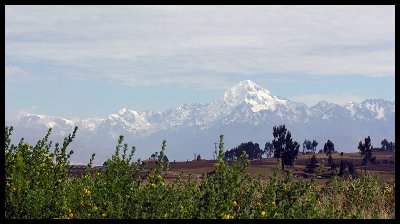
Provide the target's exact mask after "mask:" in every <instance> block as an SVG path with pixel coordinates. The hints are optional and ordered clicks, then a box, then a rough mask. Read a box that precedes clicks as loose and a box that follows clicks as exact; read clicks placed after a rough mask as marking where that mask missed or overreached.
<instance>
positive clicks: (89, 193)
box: [83, 188, 92, 196]
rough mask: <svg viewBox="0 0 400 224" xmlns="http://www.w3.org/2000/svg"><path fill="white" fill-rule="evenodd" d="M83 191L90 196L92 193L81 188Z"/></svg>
mask: <svg viewBox="0 0 400 224" xmlns="http://www.w3.org/2000/svg"><path fill="white" fill-rule="evenodd" d="M83 193H84V194H85V195H87V196H90V195H91V194H92V192H90V190H88V189H86V188H85V189H83Z"/></svg>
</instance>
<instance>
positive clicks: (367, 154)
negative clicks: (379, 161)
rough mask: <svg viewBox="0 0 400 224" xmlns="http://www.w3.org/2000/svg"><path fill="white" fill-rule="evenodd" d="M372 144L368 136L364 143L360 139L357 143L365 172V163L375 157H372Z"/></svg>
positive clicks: (373, 159)
mask: <svg viewBox="0 0 400 224" xmlns="http://www.w3.org/2000/svg"><path fill="white" fill-rule="evenodd" d="M372 148H373V147H372V145H371V138H370V137H369V136H368V137H367V138H365V139H364V143H362V141H360V142H359V144H358V149H359V150H360V153H361V155H363V156H364V158H363V164H364V168H365V172H367V163H368V161H370V162H373V161H375V158H374V157H372Z"/></svg>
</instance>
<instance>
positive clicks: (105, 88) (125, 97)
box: [5, 5, 395, 120]
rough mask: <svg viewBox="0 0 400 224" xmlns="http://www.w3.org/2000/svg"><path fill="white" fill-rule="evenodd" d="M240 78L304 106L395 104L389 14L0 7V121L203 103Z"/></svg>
mask: <svg viewBox="0 0 400 224" xmlns="http://www.w3.org/2000/svg"><path fill="white" fill-rule="evenodd" d="M246 79H250V80H252V81H253V82H255V83H257V84H258V85H260V86H262V87H264V88H266V89H268V90H269V91H270V92H271V93H272V94H273V95H276V96H280V97H283V98H286V99H289V100H292V101H295V102H302V103H305V104H307V105H308V106H312V105H314V104H316V103H317V102H318V101H321V100H325V101H329V102H333V103H337V104H339V105H344V104H345V103H346V102H349V101H355V102H361V101H363V100H365V99H367V98H373V99H375V98H381V99H385V100H390V101H394V100H395V98H394V96H395V82H394V81H395V6H394V5H393V6H9V5H7V6H5V119H6V120H12V119H16V118H18V117H19V116H21V115H22V114H24V113H35V114H46V115H53V116H60V117H64V118H68V119H72V120H79V119H86V118H89V117H106V116H108V115H109V114H111V113H115V112H117V111H118V110H120V109H122V108H123V107H127V108H130V109H134V110H137V111H149V110H156V111H164V110H166V109H168V108H170V107H173V106H179V105H182V104H184V103H188V104H191V103H207V102H212V101H214V100H217V99H218V98H221V97H222V96H223V93H224V91H225V90H227V89H228V88H230V87H232V86H234V85H235V84H237V83H238V82H240V81H242V80H246Z"/></svg>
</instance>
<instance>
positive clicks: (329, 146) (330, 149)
mask: <svg viewBox="0 0 400 224" xmlns="http://www.w3.org/2000/svg"><path fill="white" fill-rule="evenodd" d="M334 152H335V144H333V142H332V141H331V140H329V139H328V141H327V142H326V143H325V145H324V153H325V154H326V155H331V154H333V153H334Z"/></svg>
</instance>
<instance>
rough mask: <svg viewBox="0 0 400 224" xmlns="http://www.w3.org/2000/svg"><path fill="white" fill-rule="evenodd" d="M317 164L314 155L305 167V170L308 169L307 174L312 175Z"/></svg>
mask: <svg viewBox="0 0 400 224" xmlns="http://www.w3.org/2000/svg"><path fill="white" fill-rule="evenodd" d="M317 164H318V159H317V157H316V156H315V155H313V156H312V157H311V159H310V161H309V162H308V164H307V166H306V168H308V172H310V173H313V172H314V171H315V167H316V165H317Z"/></svg>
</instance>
